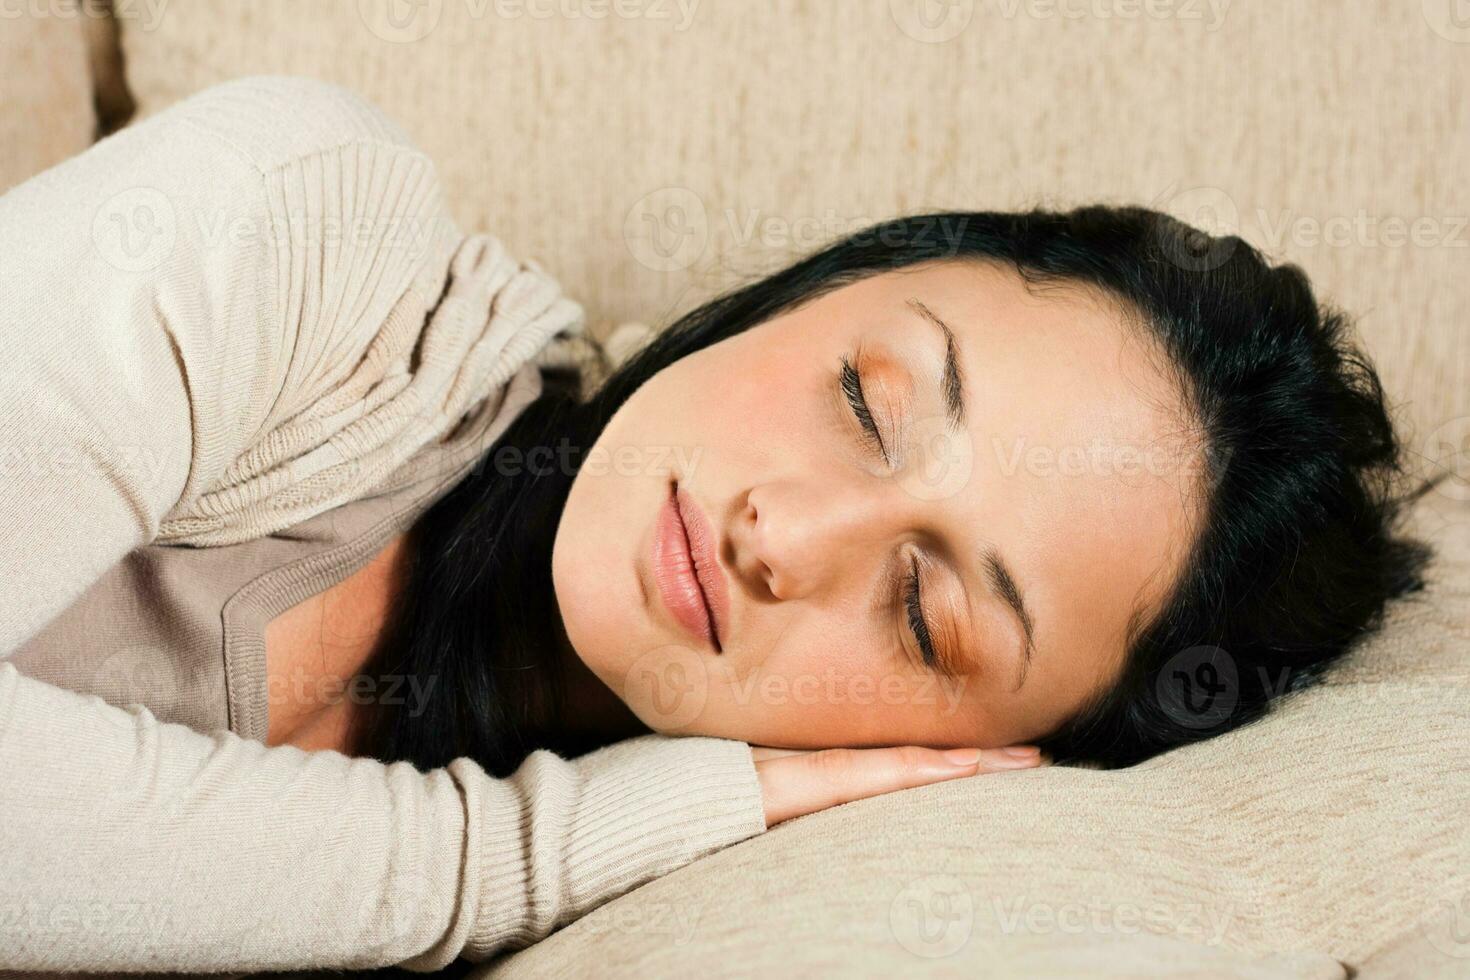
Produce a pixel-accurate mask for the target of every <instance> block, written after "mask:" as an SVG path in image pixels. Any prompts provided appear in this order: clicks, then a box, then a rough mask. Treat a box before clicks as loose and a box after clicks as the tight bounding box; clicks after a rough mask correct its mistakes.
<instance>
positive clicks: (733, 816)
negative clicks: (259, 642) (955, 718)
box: [0, 78, 765, 972]
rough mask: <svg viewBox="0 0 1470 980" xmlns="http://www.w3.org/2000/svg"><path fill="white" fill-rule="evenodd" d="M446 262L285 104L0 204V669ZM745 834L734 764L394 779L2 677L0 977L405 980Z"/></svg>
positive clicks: (405, 181)
mask: <svg viewBox="0 0 1470 980" xmlns="http://www.w3.org/2000/svg"><path fill="white" fill-rule="evenodd" d="M456 234H457V231H456V230H455V229H454V228H453V225H452V223H451V222H450V221H449V219H448V218H447V216H446V213H445V210H444V204H443V201H442V194H441V192H440V188H439V185H438V181H437V178H436V175H435V173H434V169H433V166H432V164H431V162H430V161H428V160H427V158H425V157H424V156H423V154H422V153H420V152H419V151H418V150H416V149H415V148H414V147H413V146H412V145H411V143H410V142H409V141H408V139H407V138H406V136H405V135H404V134H403V133H402V132H401V131H400V130H399V129H398V128H397V126H396V125H395V124H394V123H393V122H392V121H390V120H389V119H388V118H387V117H386V116H384V115H383V114H382V113H381V112H379V111H378V110H376V109H375V108H374V107H372V106H371V105H370V104H368V103H366V102H364V101H363V100H362V99H360V98H358V97H357V96H354V95H352V94H351V93H350V92H347V91H346V90H344V89H340V88H338V87H336V86H332V85H328V84H325V83H321V82H315V81H310V80H306V79H287V78H250V79H243V80H239V81H235V82H230V83H226V84H224V85H220V86H216V87H214V88H212V89H209V90H206V91H205V92H202V93H200V94H198V95H196V96H194V97H192V98H190V99H186V100H184V101H183V102H181V103H179V104H177V105H176V106H174V107H171V108H170V109H167V110H165V111H163V112H161V113H159V114H158V115H156V116H154V117H151V118H150V119H147V120H144V121H142V122H140V123H138V124H136V125H134V126H130V127H127V128H126V129H124V130H122V131H121V132H119V133H118V134H116V135H115V136H113V137H110V138H109V139H107V140H104V141H102V142H101V143H99V144H97V145H96V146H95V147H93V148H91V149H90V150H89V151H87V152H86V153H84V154H82V155H81V156H79V157H76V158H74V159H72V160H70V161H67V162H66V163H63V164H61V165H60V166H58V167H55V168H52V169H51V170H49V171H46V172H45V173H43V174H41V175H38V176H37V177H35V178H33V179H32V180H30V181H27V182H26V183H25V184H22V185H20V186H19V187H18V188H15V189H14V190H12V191H11V192H10V193H8V194H6V195H5V196H3V197H0V392H3V398H0V577H3V580H4V581H5V583H6V588H5V589H4V590H3V591H0V657H3V656H4V654H5V653H7V652H8V651H10V650H13V649H15V648H16V647H17V646H19V645H20V644H22V643H23V642H24V641H25V640H26V639H27V638H29V637H30V636H31V635H33V634H34V633H35V632H36V631H37V630H38V629H40V628H41V627H42V626H44V625H45V624H46V623H47V622H49V621H50V620H51V619H52V618H53V617H54V616H55V615H56V614H57V613H58V612H60V611H61V610H62V609H64V608H65V607H66V606H67V605H68V604H70V603H71V602H72V601H74V600H75V599H76V598H77V597H78V596H79V595H80V594H81V593H82V592H83V591H84V590H85V589H86V588H87V587H88V586H89V585H90V584H91V583H92V582H93V581H94V580H95V579H96V578H97V577H98V576H99V575H100V574H101V573H102V572H103V571H105V570H106V569H108V568H109V567H111V566H112V565H113V564H115V563H116V562H117V561H119V560H121V558H122V557H123V556H124V555H125V554H126V553H127V552H128V551H130V550H131V549H133V548H136V547H138V546H140V545H143V544H145V543H148V542H150V541H152V540H153V539H154V537H155V536H156V535H157V532H158V528H159V525H160V523H161V522H163V521H165V520H166V519H167V518H168V517H169V516H170V515H171V514H173V513H176V512H177V511H178V510H179V509H180V508H181V507H182V505H183V504H185V503H190V502H194V501H197V500H199V499H200V497H201V495H202V494H205V493H207V491H208V489H209V488H210V487H211V486H212V485H214V484H216V483H217V482H218V481H219V480H220V478H221V475H222V474H225V473H226V472H228V470H229V468H230V467H231V466H232V465H235V464H236V463H237V461H238V460H239V459H240V458H241V456H242V454H243V453H247V452H248V451H249V449H250V447H252V446H255V445H257V444H258V443H259V440H264V439H269V438H270V434H271V432H272V429H273V427H274V426H276V425H278V424H280V423H283V422H285V421H286V420H289V419H290V418H292V417H293V416H295V415H296V414H297V413H299V412H300V411H301V409H302V408H303V407H304V406H306V405H309V404H311V403H312V400H313V398H314V397H316V395H317V394H318V393H320V392H322V391H327V390H330V389H331V386H332V384H333V383H334V382H335V381H336V380H337V378H338V377H339V376H340V375H339V373H338V372H341V371H342V370H345V369H347V368H349V367H350V366H351V364H352V363H353V362H354V361H355V360H356V359H357V358H359V357H360V356H361V355H362V353H363V351H364V349H365V348H366V347H367V345H368V344H369V342H370V341H371V339H372V337H373V335H374V332H375V330H376V329H377V327H378V325H380V324H381V323H382V322H383V320H384V318H385V317H387V316H389V313H390V311H391V310H392V309H393V307H394V303H395V302H396V301H397V300H398V298H399V297H400V296H402V295H403V294H404V292H405V291H406V290H409V289H412V288H422V287H423V285H424V283H425V282H426V281H430V280H434V279H435V278H436V277H437V276H442V271H438V270H441V265H442V263H444V262H447V259H448V254H449V250H450V248H451V246H452V245H453V242H454V240H455V236H456ZM764 829H765V821H764V816H763V811H762V804H761V794H760V787H759V783H758V780H757V778H756V775H755V770H754V764H753V762H752V760H751V754H750V749H749V746H747V745H746V744H745V743H743V742H739V741H730V740H724V739H713V738H666V737H663V736H656V735H655V736H645V737H644V738H641V739H634V740H631V741H628V742H624V743H620V744H618V745H614V746H611V747H609V748H607V749H604V750H601V751H599V752H596V753H592V754H590V755H587V756H584V757H582V758H580V759H577V760H574V761H566V760H563V759H560V758H558V757H556V756H555V755H553V754H551V753H549V752H544V751H543V752H537V753H535V754H533V755H532V756H531V757H530V758H529V759H528V760H527V761H526V763H525V764H524V765H523V766H522V767H521V768H520V769H519V770H518V771H517V772H516V773H515V774H513V776H512V777H511V778H509V779H505V780H494V779H490V778H489V777H488V776H487V775H486V774H485V773H484V771H483V770H481V769H480V767H479V766H477V765H476V764H475V763H474V762H472V761H471V760H468V759H459V760H456V761H455V762H454V763H452V764H451V765H449V766H448V767H446V768H444V769H439V770H435V771H433V772H429V773H422V772H419V771H418V770H416V769H414V768H413V767H411V766H408V765H404V764H399V765H393V766H384V765H382V764H379V763H376V762H373V761H370V760H364V759H350V758H348V757H346V756H343V755H340V754H338V753H334V752H315V753H306V752H302V751H299V750H297V749H294V748H291V747H277V748H267V747H265V746H263V745H261V744H260V743H258V742H254V741H250V740H246V739H241V738H239V737H238V736H235V735H233V734H230V733H226V732H216V733H211V734H204V733H200V732H196V731H193V730H191V729H189V728H186V727H183V726H178V725H172V724H164V723H160V722H158V721H157V719H156V718H154V717H153V715H152V714H151V713H150V712H149V711H148V710H147V709H146V708H145V707H143V706H129V707H127V708H123V707H118V706H113V705H109V704H106V703H105V702H103V701H101V700H100V699H98V698H95V697H90V696H84V695H81V694H77V693H75V692H71V691H65V690H62V689H59V688H56V687H52V686H49V685H46V684H44V683H42V682H40V681H37V680H35V679H33V678H28V677H25V676H23V675H21V674H20V673H19V672H18V671H16V669H15V667H14V666H13V665H11V664H8V663H5V662H3V661H0V867H3V873H0V910H4V911H5V914H4V915H3V916H0V968H10V969H46V970H76V971H106V970H127V971H132V970H159V971H200V972H206V971H209V972H212V971H228V970H242V971H244V970H252V971H253V970H284V969H310V968H340V967H370V966H381V965H388V964H393V963H404V964H405V965H407V966H409V967H410V968H413V969H419V970H430V969H435V968H438V967H440V966H443V965H445V964H447V963H449V962H450V961H452V960H453V959H454V958H455V957H456V956H458V955H464V956H467V957H469V958H471V959H482V958H485V957H486V956H488V955H489V954H490V953H492V952H495V951H498V950H501V949H504V948H507V947H513V946H516V945H522V944H525V943H528V942H531V941H534V940H535V939H538V938H540V937H542V936H545V935H546V934H547V933H548V932H549V931H551V930H552V929H554V928H556V927H557V926H559V925H562V924H564V923H566V922H568V921H570V920H571V919H574V918H576V917H577V916H579V915H581V914H583V913H585V912H586V911H587V910H589V909H591V908H593V907H595V906H596V905H598V904H601V903H602V902H605V901H607V900H609V899H611V898H613V897H616V896H617V895H619V894H622V893H623V892H625V891H627V890H628V889H630V888H633V887H635V886H636V885H638V884H640V883H642V882H644V881H647V880H648V879H650V878H652V877H656V876H658V875H661V874H664V873H666V872H668V871H671V870H673V869H675V868H677V867H679V866H681V865H683V864H685V863H687V862H689V861H691V860H694V859H695V858H698V857H700V856H702V855H703V854H706V853H708V852H710V851H712V850H715V849H717V848H719V847H723V846H726V845H728V844H731V843H734V842H736V841H739V840H741V839H744V838H746V837H749V836H752V835H754V834H758V833H760V832H762V831H763V830H764Z"/></svg>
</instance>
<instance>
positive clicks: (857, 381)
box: [841, 354, 888, 462]
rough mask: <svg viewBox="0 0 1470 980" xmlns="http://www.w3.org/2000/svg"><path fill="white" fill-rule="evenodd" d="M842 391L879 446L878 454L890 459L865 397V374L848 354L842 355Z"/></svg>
mask: <svg viewBox="0 0 1470 980" xmlns="http://www.w3.org/2000/svg"><path fill="white" fill-rule="evenodd" d="M841 377H842V393H843V394H844V395H846V396H847V404H848V405H850V406H851V407H852V413H853V414H854V415H856V416H857V420H858V424H860V425H861V426H862V427H863V432H864V433H865V434H866V435H867V436H868V438H869V439H871V440H872V442H873V445H874V446H875V447H876V448H877V450H878V454H879V455H880V456H882V457H883V460H884V462H887V461H888V450H887V448H886V447H885V446H884V445H883V436H882V434H881V433H879V431H878V424H877V423H876V422H874V421H873V413H872V412H870V411H869V410H868V402H867V399H865V398H864V397H863V376H862V373H861V372H860V371H858V369H857V368H855V367H853V364H852V361H850V360H849V359H848V357H847V355H846V354H844V355H842V374H841Z"/></svg>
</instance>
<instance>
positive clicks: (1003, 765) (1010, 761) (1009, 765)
mask: <svg viewBox="0 0 1470 980" xmlns="http://www.w3.org/2000/svg"><path fill="white" fill-rule="evenodd" d="M1037 759H1038V756H1037V755H1036V753H1034V752H1027V753H1024V754H1022V755H1016V754H1015V753H1014V752H1013V751H1011V749H1010V748H1004V749H986V750H985V761H986V763H988V764H989V765H992V766H995V767H997V768H1000V769H1025V768H1027V767H1029V766H1034V765H1036V762H1037Z"/></svg>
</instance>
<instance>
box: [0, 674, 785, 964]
mask: <svg viewBox="0 0 1470 980" xmlns="http://www.w3.org/2000/svg"><path fill="white" fill-rule="evenodd" d="M764 829H765V822H764V819H763V817H762V812H761V793H760V788H759V786H758V784H757V781H756V774H755V770H754V768H753V766H752V762H751V752H750V749H749V747H748V746H746V744H745V743H743V742H738V741H730V740H726V739H706V738H665V737H663V736H658V735H649V736H644V737H642V738H637V739H632V740H628V741H624V742H619V743H617V744H615V745H611V746H608V747H607V748H604V749H600V750H598V751H596V752H593V753H590V754H588V755H585V756H582V757H581V758H579V759H577V760H574V761H571V762H568V761H565V760H563V759H561V758H559V757H557V756H556V755H554V754H552V753H550V752H547V751H545V750H540V751H537V752H534V753H532V754H531V756H530V757H529V758H528V759H527V760H526V761H525V763H523V764H522V765H521V767H520V768H519V769H518V770H517V771H516V772H515V774H513V775H512V776H511V777H510V778H509V779H504V780H495V779H490V778H489V777H488V776H486V775H485V773H484V772H483V770H481V769H480V767H479V766H477V765H475V763H473V762H471V761H470V760H469V759H458V760H456V761H455V762H453V763H451V764H450V765H449V766H448V767H447V768H445V769H437V770H434V771H432V772H429V773H422V772H419V771H418V770H417V769H415V768H414V767H413V766H411V765H409V764H407V763H396V764H394V765H390V766H385V765H383V764H381V763H379V762H375V761H373V760H369V759H350V758H348V757H346V756H344V755H341V754H340V753H337V752H310V753H308V752H302V751H301V750H299V749H295V748H292V747H290V746H280V747H276V748H266V747H265V746H264V745H262V744H261V743H259V742H255V741H251V740H248V739H242V738H240V737H238V736H236V735H233V734H231V733H229V732H223V731H221V732H215V733H211V734H208V735H205V734H202V733H200V732H196V731H194V730H192V729H189V728H186V727H184V726H182V725H174V724H169V723H164V722H160V721H158V720H157V719H155V718H154V717H153V716H152V714H151V713H150V712H149V711H148V710H147V709H146V708H143V707H141V706H136V705H135V706H130V707H129V708H128V709H123V708H118V707H115V706H113V705H109V704H107V703H106V702H104V701H102V700H101V699H100V698H97V697H94V696H91V695H82V694H77V693H75V692H73V691H66V690H62V689H60V688H56V687H52V686H50V685H47V684H43V683H41V682H40V681H36V680H34V679H32V678H29V677H26V676H25V675H23V674H20V673H19V672H18V671H17V670H16V669H15V667H14V666H13V665H11V664H6V663H0V864H3V865H4V867H5V874H4V875H3V876H0V968H10V969H21V970H68V971H70V970H77V971H81V970H86V971H99V970H127V971H134V970H159V971H189V972H194V971H199V972H206V971H220V970H252V971H253V970H286V969H302V968H319V967H320V968H325V967H331V968H340V967H360V968H365V967H375V966H384V965H388V964H394V963H400V962H401V963H403V964H404V965H405V966H407V967H409V968H411V969H421V970H431V969H438V968H440V967H442V966H444V965H446V964H448V963H449V962H451V961H453V959H454V958H455V957H456V956H458V955H464V956H466V957H467V958H470V959H474V960H481V959H484V958H487V957H488V956H489V955H490V954H492V953H493V952H497V951H501V950H503V949H505V948H508V947H518V946H523V945H526V944H528V943H530V942H532V941H534V940H536V939H539V938H541V937H543V936H545V935H547V934H548V933H549V932H551V930H552V929H554V928H555V927H557V926H560V925H563V924H565V923H567V922H569V921H571V920H572V919H575V918H577V917H579V916H581V915H583V914H585V913H586V912H587V911H589V910H590V909H592V908H594V907H595V906H597V905H599V904H601V903H602V902H605V901H607V900H609V899H610V898H613V897H615V896H617V895H619V894H622V893H623V892H625V891H627V890H629V889H631V888H633V887H636V886H637V885H639V884H641V883H643V882H644V881H647V880H649V879H651V878H654V877H657V876H659V875H661V874H665V873H667V872H669V871H672V870H673V869H675V868H678V867H680V866H682V865H684V864H687V863H688V862H690V861H692V860H694V859H695V858H698V857H700V856H701V855H703V854H706V853H708V852H710V851H713V850H716V849H718V848H720V847H724V846H726V845H728V844H731V843H734V842H735V841H739V840H742V839H744V838H746V837H749V836H752V835H754V834H758V833H760V832H761V831H763V830H764Z"/></svg>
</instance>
